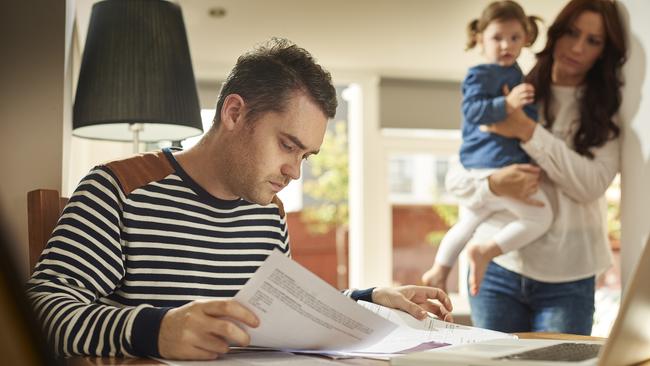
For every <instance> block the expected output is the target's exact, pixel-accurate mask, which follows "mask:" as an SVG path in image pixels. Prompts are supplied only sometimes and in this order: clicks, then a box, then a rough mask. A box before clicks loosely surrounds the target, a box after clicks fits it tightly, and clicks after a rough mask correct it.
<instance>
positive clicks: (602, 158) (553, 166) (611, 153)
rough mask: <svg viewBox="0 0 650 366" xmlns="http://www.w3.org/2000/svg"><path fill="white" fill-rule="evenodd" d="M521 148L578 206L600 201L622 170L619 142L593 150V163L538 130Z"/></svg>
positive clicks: (557, 139) (609, 143)
mask: <svg viewBox="0 0 650 366" xmlns="http://www.w3.org/2000/svg"><path fill="white" fill-rule="evenodd" d="M521 147H522V148H523V149H524V151H526V152H527V153H528V155H530V157H532V158H533V159H535V161H536V162H537V164H539V166H540V167H541V168H542V169H544V171H545V172H546V174H547V175H548V177H549V178H550V179H551V181H553V183H555V185H556V186H557V187H559V188H560V190H562V191H563V192H564V193H565V194H566V195H567V196H569V197H571V198H572V199H573V200H575V201H577V202H582V203H586V202H591V201H593V200H596V199H598V198H600V197H601V196H602V195H603V194H605V191H606V190H607V188H608V187H609V185H610V184H611V183H612V181H613V180H614V177H615V176H616V173H617V172H618V170H619V140H618V139H614V140H610V141H608V142H606V143H605V144H604V145H603V146H601V147H598V148H594V149H592V150H591V151H592V152H593V154H594V158H593V159H590V158H588V157H586V156H582V155H580V154H578V153H577V152H575V151H573V150H571V149H570V148H569V147H568V146H567V144H566V143H565V142H564V141H562V140H561V139H559V138H557V137H556V136H553V134H551V132H549V131H548V130H546V129H544V128H542V127H538V128H536V129H535V132H534V134H533V136H532V138H531V139H530V140H529V141H528V142H526V143H524V144H522V145H521Z"/></svg>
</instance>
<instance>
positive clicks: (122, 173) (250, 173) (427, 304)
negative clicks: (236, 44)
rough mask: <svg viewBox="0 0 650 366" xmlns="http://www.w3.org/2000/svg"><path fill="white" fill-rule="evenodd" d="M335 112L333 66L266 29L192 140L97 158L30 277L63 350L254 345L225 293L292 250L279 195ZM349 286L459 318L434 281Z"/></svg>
mask: <svg viewBox="0 0 650 366" xmlns="http://www.w3.org/2000/svg"><path fill="white" fill-rule="evenodd" d="M335 110H336V93H335V90H334V87H333V86H332V82H331V78H330V75H329V73H328V72H326V71H325V70H323V69H322V68H321V67H320V66H319V65H317V64H316V63H315V62H314V60H313V59H312V57H311V55H310V54H309V53H308V52H307V51H305V50H304V49H301V48H299V47H297V46H296V45H293V44H291V43H290V42H288V41H286V40H272V41H271V42H269V44H268V45H266V46H263V47H260V48H258V49H256V50H254V51H252V52H250V53H248V54H245V55H243V56H241V57H240V58H239V59H238V61H237V64H236V65H235V67H234V69H233V70H232V72H231V73H230V75H229V77H228V79H227V80H226V82H225V84H224V86H223V88H222V90H221V93H220V95H219V97H218V102H217V112H216V115H215V118H214V124H213V126H212V128H211V129H210V130H209V131H208V132H207V133H206V134H205V136H204V137H203V138H202V139H201V141H200V142H199V143H198V144H197V145H196V146H195V147H193V148H191V149H189V150H187V151H175V152H174V151H171V150H163V151H162V152H159V153H150V154H143V155H140V156H136V157H132V158H129V159H126V160H122V161H115V162H111V163H108V164H105V165H101V166H98V167H96V168H95V169H93V170H92V171H91V172H90V173H89V174H88V176H86V178H85V179H84V180H82V182H81V183H80V184H79V187H78V188H77V190H76V191H75V193H74V195H73V196H72V197H71V199H70V201H69V203H68V205H67V206H66V208H65V210H64V212H63V215H62V217H61V219H60V220H59V223H58V225H57V227H56V229H55V230H54V232H53V234H52V238H51V239H50V241H49V242H48V245H47V247H46V249H45V251H44V252H43V255H42V257H41V260H40V261H39V263H38V264H37V266H36V270H35V272H34V274H33V276H32V278H31V280H30V281H29V283H28V294H29V295H30V298H31V299H32V301H33V303H34V305H35V307H36V309H37V311H38V313H39V316H40V319H41V321H42V322H43V326H44V329H45V331H46V332H47V335H48V337H49V340H50V341H51V342H52V343H53V344H54V347H55V349H56V351H57V353H58V354H61V355H138V356H161V357H165V358H172V359H214V358H217V357H218V356H219V355H220V354H223V353H226V352H228V345H229V344H235V345H247V344H248V343H249V341H250V338H249V336H248V334H246V332H245V331H244V330H242V328H241V327H239V326H238V325H237V323H236V322H235V321H238V322H241V323H243V324H247V325H249V326H251V327H256V326H257V325H258V322H259V321H258V319H257V318H256V316H255V314H253V313H252V312H251V311H250V310H248V309H246V308H245V307H243V306H242V305H240V304H239V303H237V302H235V301H233V300H231V298H232V297H233V296H234V295H235V294H236V293H237V291H238V290H239V289H241V288H242V286H243V285H244V284H245V283H246V281H247V280H248V279H249V278H250V277H251V276H252V275H253V273H254V272H255V270H256V269H257V268H258V267H259V266H260V265H261V264H262V262H263V261H264V259H266V257H267V256H268V255H269V254H270V253H271V251H272V250H274V249H279V250H281V251H283V252H284V253H286V254H287V255H289V254H290V251H289V238H288V233H287V226H286V217H285V214H284V211H283V207H282V203H281V202H280V200H279V199H278V198H277V196H276V194H277V193H278V192H279V191H280V190H282V188H284V187H285V186H286V185H287V184H288V183H289V181H290V180H292V179H297V178H298V177H299V176H300V165H301V162H302V160H303V159H306V158H307V157H309V156H310V155H312V154H317V153H318V150H319V148H320V146H321V143H322V141H323V137H324V135H325V129H326V125H327V120H328V118H332V117H334V112H335ZM346 294H347V295H348V296H351V297H352V298H353V299H356V300H358V299H365V300H369V301H374V302H375V303H378V304H382V305H386V306H390V307H394V308H399V309H403V310H405V311H407V312H409V313H411V314H413V315H414V316H416V317H418V318H422V317H424V316H426V313H425V311H430V312H433V313H435V314H436V315H438V316H439V317H441V318H444V319H448V320H450V319H451V315H450V313H449V311H450V310H451V303H450V301H449V298H448V297H447V295H446V294H444V292H442V291H440V290H438V289H434V288H430V287H419V286H404V287H398V288H374V289H368V290H355V291H350V290H348V291H346ZM430 299H434V300H438V301H439V303H435V302H432V301H430Z"/></svg>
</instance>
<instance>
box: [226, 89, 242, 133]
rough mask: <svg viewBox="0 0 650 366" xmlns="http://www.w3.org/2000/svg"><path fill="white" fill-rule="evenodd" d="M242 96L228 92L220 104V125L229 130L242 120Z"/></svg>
mask: <svg viewBox="0 0 650 366" xmlns="http://www.w3.org/2000/svg"><path fill="white" fill-rule="evenodd" d="M245 104H246V103H245V102H244V98H242V97H241V95H239V94H229V95H228V96H226V99H224V101H223V105H222V106H221V123H220V124H221V125H222V126H223V127H224V128H226V129H227V130H229V131H232V130H233V129H235V127H236V126H237V125H238V124H239V123H240V122H243V121H244V109H245V108H244V106H245Z"/></svg>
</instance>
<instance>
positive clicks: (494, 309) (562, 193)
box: [429, 0, 626, 334]
mask: <svg viewBox="0 0 650 366" xmlns="http://www.w3.org/2000/svg"><path fill="white" fill-rule="evenodd" d="M537 56H538V61H537V64H536V65H535V67H534V68H533V70H532V71H531V72H530V74H529V75H528V77H527V81H528V82H530V83H531V84H533V86H534V87H535V93H536V101H537V102H538V106H539V108H540V123H539V124H537V123H535V122H534V121H532V120H531V119H529V118H528V117H527V116H526V115H525V114H524V113H522V112H518V113H513V114H512V115H510V116H509V117H508V118H507V119H506V120H505V121H503V122H500V123H497V124H493V125H492V126H490V127H489V128H488V129H487V131H489V132H491V133H496V134H499V135H502V136H506V137H513V138H517V139H519V140H520V141H521V147H522V148H523V149H524V150H525V151H526V153H528V155H530V156H531V157H532V158H533V159H534V160H535V161H536V163H537V165H538V166H539V167H536V166H533V165H528V164H520V165H513V166H509V167H506V168H502V169H500V170H498V171H497V172H495V173H494V174H492V175H491V176H489V177H488V178H487V179H483V180H479V179H476V178H473V177H472V176H470V175H469V174H468V172H467V171H465V170H463V169H459V170H457V171H455V172H452V173H451V174H450V176H449V177H448V188H449V189H450V190H451V192H452V193H454V194H455V195H457V196H458V197H459V198H460V199H461V201H462V203H463V204H464V205H468V206H475V205H477V204H478V205H480V203H481V201H483V200H485V199H486V198H488V197H489V196H491V195H496V196H506V197H511V198H515V199H519V200H522V201H525V202H528V203H530V204H539V203H538V202H535V201H533V200H531V199H529V196H530V195H531V194H532V193H534V192H535V191H537V189H538V182H541V184H540V185H539V188H541V189H542V190H543V191H544V192H545V193H546V195H547V196H548V197H549V200H550V202H551V208H552V209H553V214H554V221H553V224H552V225H551V228H550V229H549V231H548V232H546V234H544V235H543V236H542V237H541V238H540V239H538V240H536V241H535V242H533V243H531V244H529V245H527V246H525V247H523V248H521V249H519V250H518V251H514V252H510V253H508V254H506V255H503V256H500V257H497V258H495V259H494V261H493V262H491V263H490V264H489V265H488V266H487V268H486V269H485V274H484V276H483V279H482V283H481V285H480V289H479V292H478V294H477V295H476V296H471V297H470V305H471V307H472V321H473V322H474V324H475V325H476V326H479V327H483V328H489V329H496V330H500V331H504V332H525V331H549V332H563V333H574V334H590V333H591V327H592V322H593V312H594V292H595V276H596V275H597V274H598V273H600V272H603V271H604V270H605V269H607V267H609V266H610V264H611V254H610V251H609V242H608V239H607V235H606V226H605V205H604V203H605V202H604V194H605V190H606V189H607V187H608V186H609V185H610V183H611V182H612V180H613V179H614V177H615V175H616V173H617V172H618V168H619V139H618V136H619V132H620V131H619V127H618V126H617V124H616V123H615V122H614V118H615V114H616V113H617V111H618V109H619V107H620V105H621V94H620V90H619V88H620V86H621V85H622V82H621V79H620V71H621V66H622V65H623V63H624V62H625V56H626V45H625V40H624V31H623V28H622V24H621V21H620V18H619V14H618V12H617V9H616V5H615V4H614V2H612V1H608V0H597V1H595V0H573V1H571V2H569V3H568V4H567V5H566V6H565V7H564V9H563V10H562V11H561V12H560V14H559V15H558V16H557V18H556V20H555V22H554V23H553V24H552V25H551V27H550V28H549V30H548V37H547V44H546V47H545V48H544V50H542V51H541V52H540V53H539V54H538V55H537ZM504 92H506V93H507V90H506V91H504ZM540 169H541V170H540ZM542 171H543V173H545V174H541V172H542ZM540 177H541V179H540ZM512 219H513V217H512V215H510V214H509V213H507V212H505V211H504V212H500V213H498V214H495V215H493V216H492V217H491V218H489V219H488V220H487V221H486V222H484V223H483V224H481V226H479V228H478V230H477V231H476V233H475V235H474V238H473V239H472V242H474V243H481V242H484V241H486V240H488V238H490V237H492V236H493V235H494V233H495V232H497V231H498V230H499V228H501V227H502V226H503V225H505V224H507V223H508V222H509V221H511V220H512ZM447 274H448V269H447V268H442V269H439V271H438V275H437V276H434V278H436V279H437V281H443V282H444V281H445V280H446V277H447ZM429 284H430V285H432V284H433V283H429ZM438 284H439V282H438Z"/></svg>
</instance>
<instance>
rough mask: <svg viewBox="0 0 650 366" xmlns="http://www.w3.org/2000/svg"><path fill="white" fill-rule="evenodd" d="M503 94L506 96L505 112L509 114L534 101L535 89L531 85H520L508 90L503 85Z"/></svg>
mask: <svg viewBox="0 0 650 366" xmlns="http://www.w3.org/2000/svg"><path fill="white" fill-rule="evenodd" d="M503 94H504V95H505V96H506V112H507V113H508V114H510V113H512V111H514V110H515V109H519V108H523V106H525V105H527V104H530V103H532V102H533V101H534V100H535V87H534V86H533V85H532V84H528V83H521V84H519V85H517V86H515V87H514V88H512V90H509V89H508V86H507V85H504V86H503Z"/></svg>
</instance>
